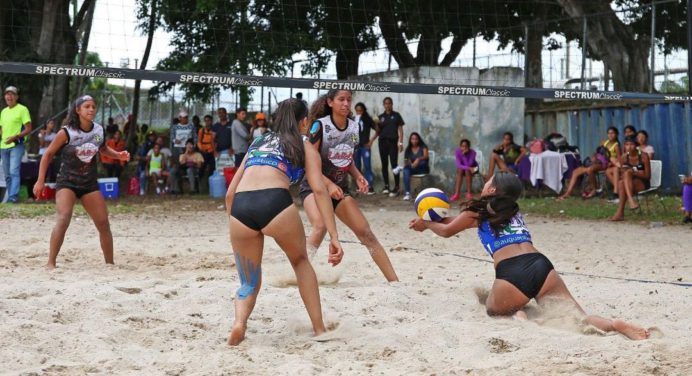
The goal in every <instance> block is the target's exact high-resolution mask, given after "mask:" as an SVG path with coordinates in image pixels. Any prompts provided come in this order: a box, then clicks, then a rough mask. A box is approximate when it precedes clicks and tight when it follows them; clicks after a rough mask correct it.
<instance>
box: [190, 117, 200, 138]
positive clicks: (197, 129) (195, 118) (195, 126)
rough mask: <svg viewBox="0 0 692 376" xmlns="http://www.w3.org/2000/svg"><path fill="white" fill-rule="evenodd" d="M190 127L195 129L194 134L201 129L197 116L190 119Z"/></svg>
mask: <svg viewBox="0 0 692 376" xmlns="http://www.w3.org/2000/svg"><path fill="white" fill-rule="evenodd" d="M192 126H193V127H194V128H195V134H197V133H199V130H200V129H202V122H201V119H200V118H199V116H197V115H195V116H193V117H192Z"/></svg>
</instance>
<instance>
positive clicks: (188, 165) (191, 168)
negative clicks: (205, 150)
mask: <svg viewBox="0 0 692 376" xmlns="http://www.w3.org/2000/svg"><path fill="white" fill-rule="evenodd" d="M178 162H179V163H180V171H181V172H183V173H185V175H186V176H187V180H188V181H189V182H190V191H191V192H190V193H199V186H198V185H197V181H198V179H197V177H198V176H199V170H200V169H201V168H202V165H203V164H204V157H202V154H200V153H198V152H196V151H195V144H194V142H192V140H187V142H185V153H183V154H180V158H179V160H178Z"/></svg>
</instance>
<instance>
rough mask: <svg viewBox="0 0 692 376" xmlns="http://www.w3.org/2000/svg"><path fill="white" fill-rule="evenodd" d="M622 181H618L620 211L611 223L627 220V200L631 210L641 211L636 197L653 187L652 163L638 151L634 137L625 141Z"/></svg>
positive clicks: (621, 169) (644, 154)
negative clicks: (651, 181)
mask: <svg viewBox="0 0 692 376" xmlns="http://www.w3.org/2000/svg"><path fill="white" fill-rule="evenodd" d="M620 166H621V167H620V174H619V176H620V180H619V181H618V193H619V196H620V198H619V202H618V209H617V211H616V212H615V215H613V217H612V218H610V220H611V221H622V220H623V219H624V218H625V200H627V203H628V204H629V206H630V209H632V210H636V209H639V205H638V204H637V202H636V201H635V200H634V195H636V194H637V193H638V192H641V191H643V190H645V189H649V188H650V187H651V183H650V179H651V163H650V160H649V155H648V154H647V153H644V152H642V151H641V150H639V149H637V140H636V139H635V138H634V137H627V138H626V139H625V152H624V154H623V155H622V157H621V158H620Z"/></svg>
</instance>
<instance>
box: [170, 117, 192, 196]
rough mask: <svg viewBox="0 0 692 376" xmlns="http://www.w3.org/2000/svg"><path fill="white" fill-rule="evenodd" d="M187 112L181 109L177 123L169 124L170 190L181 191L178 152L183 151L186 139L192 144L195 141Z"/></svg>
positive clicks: (173, 191) (181, 152)
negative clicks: (190, 140)
mask: <svg viewBox="0 0 692 376" xmlns="http://www.w3.org/2000/svg"><path fill="white" fill-rule="evenodd" d="M188 119H189V118H188V114H187V112H185V111H181V112H180V113H179V114H178V124H175V125H171V130H170V137H171V142H170V144H171V153H172V156H171V160H170V165H169V171H168V172H169V179H170V181H169V187H170V188H171V192H172V193H174V194H176V193H181V191H182V189H181V187H180V181H179V177H180V176H179V174H180V169H179V166H178V159H179V158H180V154H183V153H184V152H185V143H186V142H187V140H189V139H192V143H193V145H194V144H196V143H197V134H196V133H195V128H194V126H193V125H192V124H191V123H190V122H189V120H188Z"/></svg>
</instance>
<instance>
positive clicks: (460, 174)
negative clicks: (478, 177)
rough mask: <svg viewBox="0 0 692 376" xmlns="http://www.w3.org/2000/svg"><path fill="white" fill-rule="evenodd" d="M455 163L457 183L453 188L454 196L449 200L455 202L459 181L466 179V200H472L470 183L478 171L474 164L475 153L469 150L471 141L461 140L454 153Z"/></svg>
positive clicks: (476, 163)
mask: <svg viewBox="0 0 692 376" xmlns="http://www.w3.org/2000/svg"><path fill="white" fill-rule="evenodd" d="M454 155H455V156H456V163H457V181H456V184H455V186H454V195H452V198H451V199H450V200H452V201H456V200H458V199H459V193H460V192H459V191H460V190H461V179H462V178H463V179H466V198H467V199H472V198H473V195H472V194H471V181H472V177H473V174H475V173H476V171H478V162H476V151H475V150H473V149H471V141H469V140H467V139H463V140H461V142H460V143H459V149H457V150H456V151H455V152H454Z"/></svg>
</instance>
